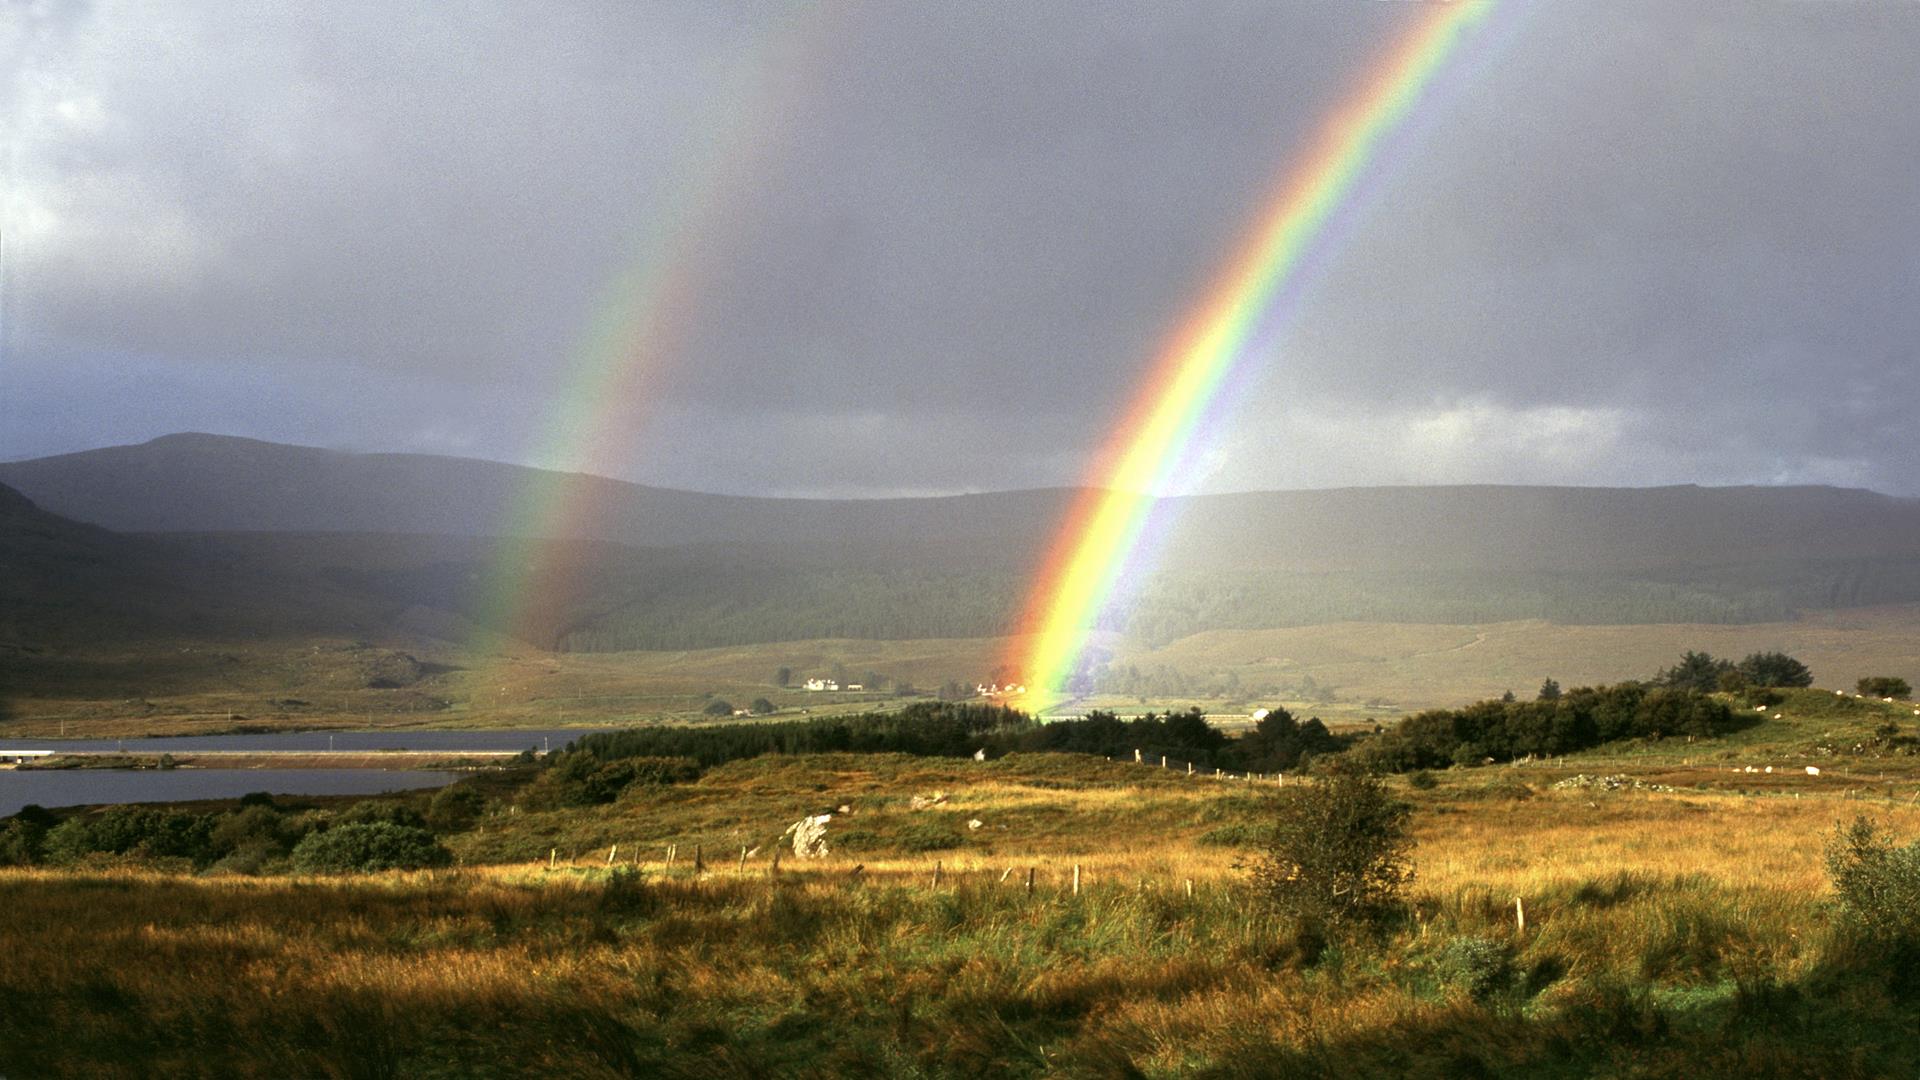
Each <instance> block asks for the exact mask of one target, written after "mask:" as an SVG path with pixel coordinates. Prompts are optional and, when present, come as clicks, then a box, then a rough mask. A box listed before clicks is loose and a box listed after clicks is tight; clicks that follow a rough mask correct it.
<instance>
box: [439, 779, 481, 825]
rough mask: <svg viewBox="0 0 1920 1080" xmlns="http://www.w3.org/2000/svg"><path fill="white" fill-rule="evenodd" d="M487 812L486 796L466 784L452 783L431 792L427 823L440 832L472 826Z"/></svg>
mask: <svg viewBox="0 0 1920 1080" xmlns="http://www.w3.org/2000/svg"><path fill="white" fill-rule="evenodd" d="M486 812H487V797H486V796H485V795H482V794H480V792H479V791H478V790H476V789H474V788H473V787H471V786H469V785H467V784H454V785H452V786H450V787H444V788H441V789H440V790H439V791H436V792H434V793H433V798H432V799H431V800H430V801H429V802H428V803H427V824H428V825H430V826H432V827H433V828H435V829H437V830H439V831H441V832H459V831H461V830H462V829H468V828H472V826H473V823H474V822H476V821H478V820H480V815H482V814H484V813H486Z"/></svg>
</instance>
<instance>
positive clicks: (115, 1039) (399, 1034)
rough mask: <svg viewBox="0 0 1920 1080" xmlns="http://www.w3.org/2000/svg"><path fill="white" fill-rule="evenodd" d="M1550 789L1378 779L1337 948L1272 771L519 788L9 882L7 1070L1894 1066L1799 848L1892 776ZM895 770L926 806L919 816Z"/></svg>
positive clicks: (1853, 954) (908, 769) (1524, 781)
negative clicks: (1255, 855) (1302, 884)
mask: <svg viewBox="0 0 1920 1080" xmlns="http://www.w3.org/2000/svg"><path fill="white" fill-rule="evenodd" d="M1570 775H1577V774H1576V772H1575V769H1574V766H1573V765H1571V764H1570V765H1568V766H1566V767H1563V768H1557V769H1549V768H1541V767H1517V766H1516V767H1497V768H1485V769H1474V770H1450V771H1448V772H1446V773H1444V774H1442V775H1441V776H1440V777H1439V783H1438V784H1437V785H1436V786H1434V787H1432V788H1431V789H1428V790H1418V789H1415V788H1413V787H1410V786H1407V785H1406V784H1405V782H1404V781H1397V782H1396V791H1397V792H1398V793H1399V794H1400V795H1402V796H1404V797H1408V798H1411V799H1412V801H1413V803H1414V805H1415V806H1416V808H1417V809H1416V813H1415V816H1414V819H1413V822H1414V833H1415V838H1416V845H1415V847H1414V850H1413V857H1414V862H1415V870H1416V876H1415V878H1414V881H1413V883H1412V886H1411V889H1410V891H1409V893H1408V895H1407V896H1406V901H1407V903H1406V905H1405V908H1404V910H1403V912H1402V913H1401V914H1400V915H1399V916H1398V917H1397V918H1395V919H1394V920H1392V921H1391V922H1389V923H1388V924H1387V925H1385V926H1383V927H1382V928H1380V929H1378V930H1376V931H1367V932H1361V933H1358V934H1355V935H1353V936H1339V935H1336V936H1333V937H1331V938H1329V939H1325V940H1322V939H1320V938H1318V937H1315V936H1308V937H1302V936H1301V934H1300V932H1299V931H1298V930H1297V929H1296V928H1295V927H1293V926H1291V925H1289V924H1288V923H1287V922H1286V921H1284V920H1282V919H1280V918H1278V917H1277V916H1275V915H1274V914H1273V913H1272V912H1271V911H1270V910H1269V909H1268V908H1266V907H1265V906H1264V905H1263V904H1262V903H1261V902H1260V900H1259V898H1258V897H1257V896H1256V895H1255V892H1254V890H1253V889H1252V886H1251V883H1250V879H1249V877H1248V875H1247V874H1246V873H1245V872H1244V871H1243V869H1242V868H1241V867H1240V865H1239V864H1240V863H1242V861H1243V860H1244V858H1245V857H1246V854H1247V852H1248V850H1249V849H1250V848H1251V847H1253V846H1255V844H1256V843H1257V835H1258V829H1259V827H1260V822H1261V821H1262V820H1263V818H1262V815H1263V813H1264V807H1265V805H1266V803H1265V800H1266V797H1267V792H1268V790H1269V788H1268V787H1267V785H1266V784H1264V783H1262V784H1254V783H1250V782H1247V781H1243V780H1229V779H1224V778H1218V779H1217V778H1214V777H1211V776H1194V777H1189V776H1187V775H1186V774H1185V773H1184V771H1181V770H1174V769H1161V768H1157V767H1153V766H1149V765H1135V764H1133V763H1131V762H1105V761H1101V760H1099V759H1097V758H1096V759H1091V760H1089V759H1086V758H1084V757H1078V756H1072V755H1039V756H1031V755H1026V756H1021V755H1016V756H1015V757H1012V758H1007V759H1002V760H999V761H995V762H990V763H975V762H966V761H960V762H952V761H928V760H926V759H914V758H905V757H900V756H898V755H880V756H877V757H865V758H861V757H855V756H851V755H828V756H825V757H797V758H788V759H754V760H748V761H742V762H736V763H733V764H730V765H726V766H722V767H719V768H717V769H714V770H711V771H709V772H708V773H707V775H706V776H704V777H703V778H702V779H701V780H700V781H699V782H697V783H694V784H689V785H676V786H671V787H666V788H660V789H649V790H636V791H632V792H629V794H628V795H626V796H623V797H622V798H621V799H620V800H619V801H617V802H615V803H613V804H611V805H610V806H606V807H599V808H590V809H588V808H583V809H571V810H533V809H518V810H516V809H513V805H512V803H511V802H509V803H507V805H505V806H499V807H496V809H495V810H494V811H493V812H491V813H489V814H488V816H486V817H485V818H484V819H483V820H482V821H481V822H479V823H478V824H477V825H476V826H475V827H473V828H472V829H470V830H468V831H466V832H463V833H459V834H457V835H455V836H453V837H451V838H450V839H449V844H450V846H451V847H452V848H453V849H454V851H455V852H456V854H457V856H458V858H459V860H460V863H461V864H462V865H460V866H458V867H455V868H451V869H446V870H439V871H421V872H411V873H405V872H397V873H388V874H379V875H352V876H342V877H318V878H316V877H299V876H293V877H285V876H283V877H261V878H249V877H241V876H236V875H228V874H218V873H214V874H200V875H195V874H192V873H188V872H167V871H164V870H156V869H152V868H138V867H133V866H128V865H113V864H112V863H110V862H109V863H96V864H93V865H81V866H73V867H68V868H63V869H51V870H49V869H32V870H8V871H0V902H3V903H4V904H5V906H6V910H7V911H8V926H9V937H10V945H9V948H8V949H6V950H4V951H3V952H0V1000H4V1003H5V1006H6V1007H5V1008H4V1009H0V1069H4V1070H5V1071H6V1072H7V1073H8V1074H9V1075H14V1074H17V1075H23V1076H41V1075H48V1076H53V1075H71V1076H82V1075H85V1076H99V1075H121V1076H146V1075H156V1074H168V1075H194V1074H241V1075H259V1076H280V1075H323V1076H384V1075H409V1076H414V1075H444V1076H464V1075H519V1074H524V1073H527V1072H532V1071H553V1072H560V1073H565V1074H569V1075H584V1076H594V1075H600V1076H621V1075H662V1076H727V1075H769V1074H784V1075H817V1076H844V1075H874V1076H897V1075H922V1076H957V1075H979V1074H982V1073H985V1074H1013V1075H1038V1074H1043V1073H1044V1074H1050V1075H1053V1074H1064V1075H1089V1076H1097V1075H1187V1074H1200V1075H1219V1076H1258V1075H1326V1076H1351V1075H1408V1074H1411V1075H1434V1076H1452V1075H1467V1074H1477V1073H1500V1072H1505V1071H1512V1070H1516V1069H1524V1070H1526V1071H1528V1072H1529V1073H1531V1074H1543V1073H1544V1074H1563V1075H1591V1074H1594V1073H1603V1074H1609V1075H1615V1074H1618V1075H1649V1076H1699V1075H1725V1074H1731V1073H1738V1074H1741V1075H1782V1076H1801V1075H1804V1076H1836V1075H1860V1076H1870V1075H1889V1074H1894V1075H1899V1074H1910V1073H1911V1072H1912V1070H1913V1069H1914V1068H1915V1066H1916V1065H1920V1050H1917V1049H1916V1048H1915V1047H1914V1046H1913V1044H1912V1041H1911V1039H1910V1038H1907V1037H1906V1036H1907V1033H1910V1031H1911V1029H1912V1024H1913V1023H1914V1021H1915V1018H1916V1014H1915V1007H1914V1001H1913V999H1912V998H1911V997H1902V996H1901V991H1900V989H1899V987H1900V985H1902V984H1900V983H1899V980H1898V979H1897V978H1894V977H1893V976H1890V975H1887V974H1886V973H1885V972H1884V971H1882V970H1880V969H1879V968H1877V967H1876V966H1875V965H1876V963H1877V961H1876V960H1875V958H1874V957H1872V956H1863V955H1861V954H1860V952H1859V950H1858V949H1857V948H1855V947H1854V946H1852V945H1850V944H1849V943H1848V941H1847V940H1845V939H1843V938H1842V937H1841V936H1840V935H1838V934H1837V932H1836V930H1835V927H1834V914H1833V910H1832V907H1831V904H1830V902H1829V900H1828V899H1827V896H1826V894H1827V891H1828V886H1827V882H1826V878H1825V873H1824V870H1823V868H1822V849H1823V845H1824V843H1825V840H1826V838H1827V837H1828V836H1829V835H1830V834H1831V833H1832V831H1833V830H1834V829H1835V827H1836V826H1837V825H1840V824H1843V823H1845V822H1848V821H1850V820H1852V818H1853V817H1854V816H1855V815H1856V814H1859V813H1867V814H1871V815H1873V816H1875V817H1877V818H1878V819H1879V820H1880V821H1881V822H1882V823H1883V824H1884V825H1886V826H1889V827H1890V828H1892V830H1893V831H1894V832H1895V833H1896V834H1897V835H1900V836H1903V837H1912V836H1914V835H1916V834H1920V809H1916V808H1915V807H1914V806H1913V805H1912V802H1913V798H1914V792H1913V791H1912V790H1911V787H1912V785H1911V784H1907V785H1903V790H1901V791H1900V792H1898V793H1897V798H1896V799H1893V800H1889V799H1887V798H1885V797H1884V794H1874V793H1872V792H1871V790H1869V791H1863V790H1862V789H1860V788H1858V787H1851V786H1848V787H1839V786H1836V787H1832V788H1827V789H1824V790H1818V791H1817V793H1813V794H1808V793H1802V794H1801V796H1800V797H1798V798H1796V797H1795V796H1794V795H1793V794H1791V793H1766V794H1759V793H1753V794H1747V793H1739V792H1728V791H1724V790H1692V789H1686V790H1681V791H1674V792H1657V791H1656V792H1650V791H1644V790H1642V791H1634V790H1620V791H1608V790H1604V789H1596V788H1580V787H1558V788H1556V787H1555V786H1554V785H1555V783H1557V782H1558V781H1560V780H1561V779H1564V778H1566V777H1568V776H1570ZM1701 775H1702V776H1703V778H1704V776H1705V774H1704V773H1703V774H1701ZM1288 782H1289V783H1295V784H1298V783H1301V782H1304V781H1301V780H1299V779H1298V778H1293V779H1290V780H1289V781H1288ZM915 795H919V796H922V798H923V800H928V799H935V798H938V800H939V801H937V802H934V803H933V804H932V805H929V806H926V807H925V808H923V809H914V808H913V806H912V797H913V796H915ZM941 796H944V798H940V797H941ZM840 807H845V808H846V809H845V811H840V810H839V808H840ZM822 811H825V812H834V813H835V814H836V817H835V819H834V823H833V824H832V825H831V826H830V828H829V830H828V842H829V846H830V848H831V849H832V850H831V852H830V854H829V855H828V856H827V857H825V858H821V859H798V858H795V857H794V855H793V853H792V852H790V851H784V850H783V855H784V858H783V860H782V861H780V863H779V864H778V865H777V866H776V865H775V863H774V860H773V859H772V853H773V852H774V851H775V850H782V849H781V848H779V847H778V846H777V845H776V841H777V840H778V834H779V833H780V831H781V829H782V828H784V826H785V824H786V823H787V822H790V821H791V820H793V819H795V818H797V817H799V816H800V815H802V814H806V813H813V812H822ZM973 821H978V822H980V823H981V824H980V826H979V827H978V828H968V826H967V823H968V822H973ZM930 837H933V838H937V839H929V838H930ZM616 845H617V847H616ZM669 845H672V847H673V854H672V861H671V862H669V861H668V860H669V855H668V846H669ZM936 845H937V846H936ZM924 848H933V849H932V850H918V849H924ZM743 852H746V853H747V854H746V855H745V857H744V858H743V857H742V855H743ZM696 859H698V860H700V862H701V864H702V866H701V868H700V869H698V870H696V869H695V860H696ZM1076 868H1077V871H1078V878H1079V885H1078V890H1077V892H1076V889H1075V871H1076ZM1030 878H1031V884H1029V879H1030ZM1516 901H1518V905H1519V907H1518V910H1517V909H1516ZM1521 912H1523V913H1524V918H1525V928H1524V930H1523V929H1522V928H1521V927H1520V925H1519V923H1518V920H1517V915H1518V914H1520V913H1521ZM1462 943H1468V944H1462ZM1889 980H1891V981H1889Z"/></svg>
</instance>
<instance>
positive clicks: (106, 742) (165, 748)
mask: <svg viewBox="0 0 1920 1080" xmlns="http://www.w3.org/2000/svg"><path fill="white" fill-rule="evenodd" d="M605 730H610V729H606V728H548V729H544V730H542V729H535V728H525V729H519V728H514V729H507V728H495V729H484V728H483V729H476V730H473V731H441V730H432V731H276V732H273V733H271V734H264V735H179V736H171V737H165V738H155V739H0V750H93V751H103V752H104V751H116V750H118V751H124V752H126V753H129V754H160V753H170V754H179V753H186V752H188V751H192V750H441V751H446V752H447V753H457V752H459V751H461V750H528V749H532V750H559V749H561V748H563V747H565V746H566V745H567V744H568V743H570V742H572V741H573V740H575V739H577V738H579V737H580V736H582V735H590V734H592V733H594V732H595V731H605ZM307 794H319V793H318V792H311V793H307Z"/></svg>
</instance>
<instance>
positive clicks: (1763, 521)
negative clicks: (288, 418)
mask: <svg viewBox="0 0 1920 1080" xmlns="http://www.w3.org/2000/svg"><path fill="white" fill-rule="evenodd" d="M0 484H7V485H9V486H12V487H14V488H16V489H17V490H19V491H20V492H22V493H23V494H25V495H26V496H27V497H28V498H31V499H32V500H34V501H35V502H36V503H37V504H39V505H40V506H41V507H43V508H45V509H46V510H48V511H50V512H52V513H55V514H59V515H61V516H63V517H68V518H72V519H74V520H77V521H83V522H87V523H89V524H95V525H100V526H104V527H106V528H110V529H115V530H118V531H123V532H357V533H370V532H380V533H419V534H432V535H448V536H497V535H526V534H528V533H535V534H538V532H539V531H540V527H541V526H542V525H553V524H560V525H563V526H565V528H564V529H563V531H562V532H561V533H560V534H559V535H560V536H561V537H562V538H566V539H578V540H607V541H613V542H616V543H620V544H626V545H630V546H639V547H671V546H680V545H687V544H703V543H710V542H728V543H746V544H769V545H776V546H780V547H804V546H807V545H837V544H853V545H855V546H856V547H858V548H860V549H861V550H862V551H863V553H873V554H877V553H880V552H884V551H889V550H891V551H898V552H905V553H908V554H912V555H925V554H928V553H932V554H933V555H934V556H935V557H938V558H943V559H944V558H948V557H958V556H960V555H962V554H963V553H967V552H971V553H973V554H975V555H979V556H985V557H990V558H991V559H993V560H995V561H1011V562H1016V563H1025V562H1028V561H1031V560H1032V559H1033V558H1034V557H1036V555H1037V553H1038V549H1039V547H1040V546H1041V545H1043V544H1044V543H1046V542H1047V541H1048V540H1049V539H1050V538H1051V537H1052V535H1053V531H1054V529H1055V528H1056V527H1057V524H1058V522H1059V520H1060V517H1061V514H1062V513H1064V511H1065V509H1066V507H1067V505H1068V504H1069V502H1070V500H1071V498H1072V497H1073V495H1074V492H1073V491H1071V490H1068V489H1059V488H1054V489H1034V490H1022V491H1008V492H994V493H987V494H978V495H956V496H942V497H929V498H904V499H870V500H869V499H848V500H827V499H775V498H759V497H750V496H736V495H712V494H705V493H700V492H690V491H680V490H674V489H668V488H655V487H647V486H644V485H639V484H632V483H627V482H624V481H619V480H611V479H607V478H604V477H594V476H584V475H574V474H562V473H554V472H549V471H545V470H538V469H530V468H526V467H524V466H518V465H507V464H502V463H498V462H489V461H479V460H474V459H469V458H455V457H439V456H432V455H424V454H357V453H346V452H341V451H334V450H321V449H315V448H311V447H298V446H288V445H283V444H278V443H268V442H260V441H257V440H253V439H241V438H235V437H229V436H215V435H170V436H166V437H163V438H159V439H155V440H153V441H151V442H148V443H143V444H140V445H137V446H121V447H111V448H107V449H102V450H89V451H83V452H80V453H75V454H63V455H59V456H57V457H46V458H38V459H33V460H28V461H17V462H7V463H0ZM556 485H557V486H562V487H565V488H566V489H567V492H566V494H565V495H563V496H562V498H565V499H567V500H569V501H570V502H572V503H573V504H574V505H576V506H579V507H584V508H585V509H586V512H585V513H582V514H579V515H575V516H573V517H570V518H568V519H567V520H565V521H563V522H559V523H553V522H545V523H540V522H528V521H524V520H520V519H518V518H517V517H516V508H517V507H519V506H521V505H524V504H525V503H526V502H527V501H528V500H527V499H526V495H527V493H528V492H529V491H531V490H535V489H537V488H541V487H552V486H556ZM1162 512H1164V513H1166V514H1167V515H1168V520H1169V522H1170V528H1169V533H1168V540H1167V546H1168V551H1167V561H1168V562H1169V563H1170V564H1171V565H1173V566H1179V567H1193V568H1199V569H1204V568H1210V567H1218V566H1240V567H1258V568H1264V569H1286V570H1290V571H1299V572H1330V571H1338V570H1356V569H1366V570H1405V569H1408V568H1410V567H1415V566H1421V567H1429V568H1432V567H1445V568H1456V569H1469V568H1470V569H1491V570H1497V569H1525V570H1549V569H1560V570H1575V571H1586V570H1595V569H1652V568H1660V567H1671V566H1689V565H1721V564H1729V563H1747V562H1754V561H1769V562H1771V561H1781V560H1794V559H1835V558H1848V559H1872V558H1884V557H1907V556H1914V555H1920V499H1902V498H1896V497H1893V496H1887V495H1880V494H1877V493H1875V492H1870V491H1862V490H1855V489H1842V488H1830V487H1726V488H1701V487H1693V486H1684V487H1661V488H1566V487H1519V486H1436V487H1376V488H1339V489H1326V490H1309V491H1273V492H1251V493H1243V494H1230V495H1200V496H1191V497H1185V498H1178V499H1168V500H1165V501H1164V502H1163V504H1162ZM982 545H987V546H988V547H989V549H990V550H986V551H983V550H982V547H981V546H982Z"/></svg>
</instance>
